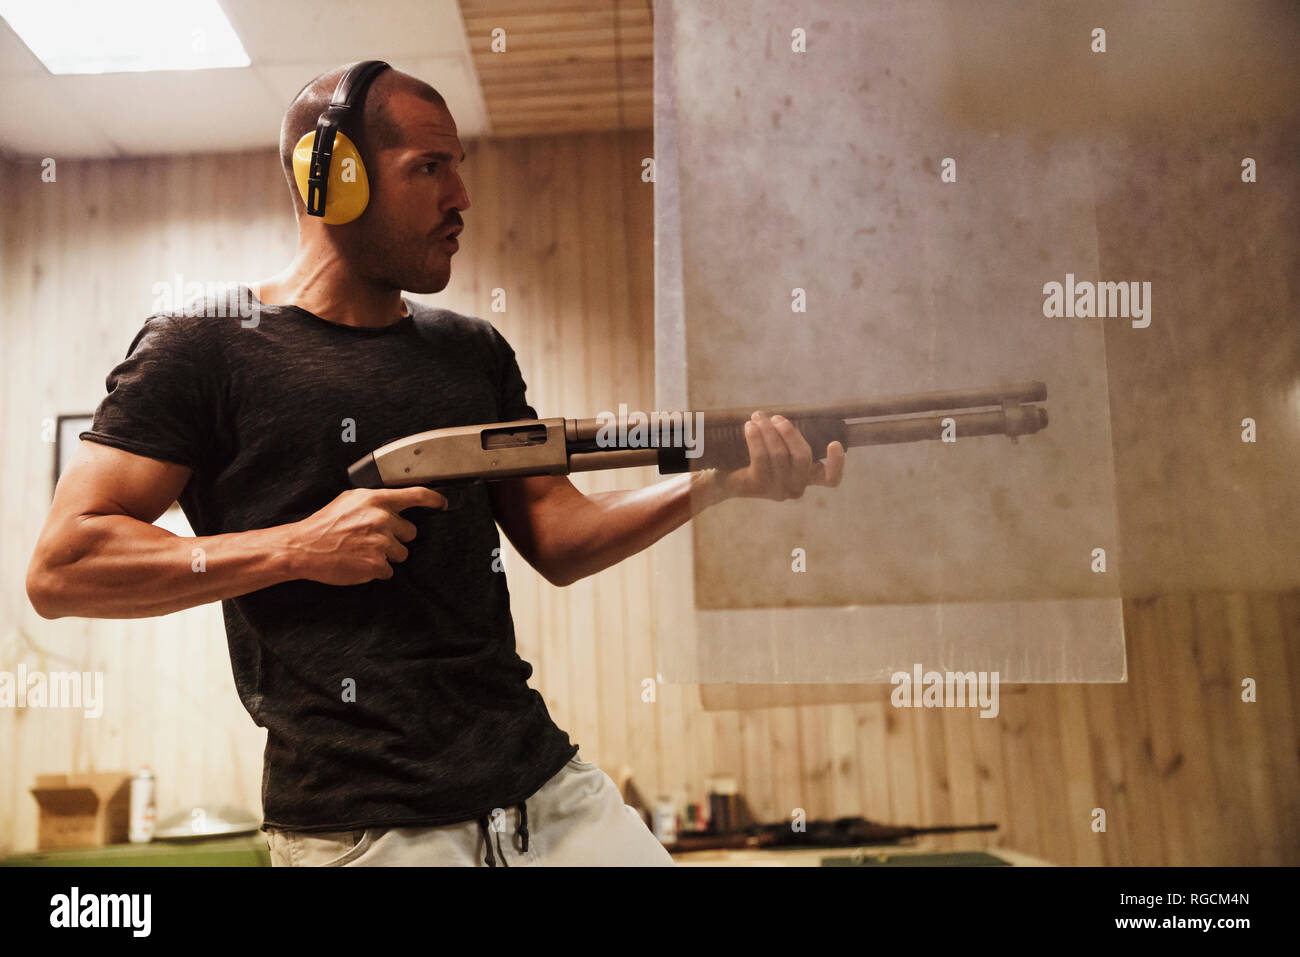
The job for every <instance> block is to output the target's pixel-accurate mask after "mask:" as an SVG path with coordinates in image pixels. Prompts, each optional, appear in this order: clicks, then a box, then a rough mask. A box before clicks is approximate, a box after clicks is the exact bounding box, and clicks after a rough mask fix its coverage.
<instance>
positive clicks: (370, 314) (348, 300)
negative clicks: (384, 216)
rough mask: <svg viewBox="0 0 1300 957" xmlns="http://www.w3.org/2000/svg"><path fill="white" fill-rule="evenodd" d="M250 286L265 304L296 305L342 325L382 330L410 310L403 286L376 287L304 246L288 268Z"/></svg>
mask: <svg viewBox="0 0 1300 957" xmlns="http://www.w3.org/2000/svg"><path fill="white" fill-rule="evenodd" d="M249 288H250V289H252V291H253V294H254V295H255V296H257V298H258V299H259V300H260V301H261V302H262V303H263V304H265V305H268V306H297V307H298V308H299V309H305V310H306V311H307V312H310V313H312V314H313V315H317V316H320V317H321V318H322V319H325V320H327V321H329V322H335V323H338V324H339V325H342V326H358V327H361V328H368V329H382V328H383V327H384V326H389V325H392V324H393V323H395V322H397V321H398V320H400V319H401V318H402V317H404V316H405V315H407V311H408V310H407V307H406V302H405V301H404V300H403V299H402V291H401V290H400V289H391V288H381V287H376V286H374V285H373V284H371V283H368V282H365V281H363V280H361V279H360V278H358V277H357V276H355V275H354V274H353V273H352V272H351V270H348V269H346V268H345V267H344V265H343V263H341V262H340V261H339V260H338V259H337V258H336V257H335V256H333V255H330V254H326V255H317V256H313V255H310V254H308V253H307V251H306V250H304V249H301V248H300V249H299V250H298V255H297V256H295V257H294V260H293V262H291V263H290V264H289V265H288V266H287V267H286V268H285V269H283V270H282V271H280V272H279V273H277V274H276V275H274V276H272V277H271V278H269V279H263V280H262V281H260V282H254V283H249Z"/></svg>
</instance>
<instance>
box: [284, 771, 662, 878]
mask: <svg viewBox="0 0 1300 957" xmlns="http://www.w3.org/2000/svg"><path fill="white" fill-rule="evenodd" d="M525 804H526V806H527V814H528V820H527V824H528V828H527V830H528V850H527V851H524V850H523V840H522V835H521V834H520V833H519V825H520V821H521V814H520V810H519V808H518V807H510V808H505V809H503V810H502V811H500V812H497V813H496V814H494V815H493V816H492V817H491V818H490V819H489V823H488V826H487V827H486V829H485V828H484V827H483V826H482V825H481V824H480V823H479V822H478V821H463V822H461V823H459V824H444V825H441V826H438V827H395V828H382V827H378V828H375V827H372V828H367V829H365V830H356V831H324V832H322V831H281V830H277V829H274V828H268V829H267V831H266V836H267V843H268V844H269V845H270V848H271V863H272V865H274V866H277V867H283V866H308V867H313V866H316V867H385V866H396V867H401V866H423V865H432V866H435V867H437V866H450V867H457V866H464V867H472V866H478V867H483V866H485V865H486V864H487V862H488V860H489V859H491V861H492V862H493V863H494V864H496V865H497V866H502V865H504V866H506V867H531V866H541V867H574V866H577V867H582V866H614V867H617V866H633V867H637V866H670V867H671V866H673V863H674V862H673V859H672V857H670V856H669V854H668V852H667V851H665V850H664V847H663V845H662V844H660V843H659V840H658V839H657V838H656V837H655V836H654V835H653V834H652V833H651V832H650V830H649V829H648V828H647V827H646V826H645V822H644V821H642V820H641V817H640V815H638V814H637V812H636V811H634V810H633V809H632V808H630V807H628V806H627V805H626V804H624V803H623V798H622V796H621V795H620V794H619V793H618V787H617V786H616V785H615V784H614V782H613V781H612V780H610V778H609V775H607V774H606V773H605V772H604V771H602V770H601V769H600V768H598V767H596V765H594V764H592V763H591V762H589V761H583V760H582V759H581V756H580V755H575V756H574V757H573V758H572V759H571V760H570V761H569V763H568V764H566V765H565V766H564V767H563V768H561V769H560V771H559V773H557V774H556V775H555V776H554V777H552V778H551V779H550V780H549V781H547V782H546V783H545V784H543V785H542V786H541V788H540V789H538V790H537V791H536V792H535V793H534V794H533V795H532V796H531V797H529V798H528V800H527V801H526V802H525ZM486 841H491V844H492V846H491V850H490V853H489V849H488V848H487V846H486V843H485V842H486Z"/></svg>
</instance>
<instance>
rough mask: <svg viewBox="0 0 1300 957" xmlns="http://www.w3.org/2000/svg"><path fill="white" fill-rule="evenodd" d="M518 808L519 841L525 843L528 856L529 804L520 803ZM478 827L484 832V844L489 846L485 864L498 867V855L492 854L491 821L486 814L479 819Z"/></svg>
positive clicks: (502, 861)
mask: <svg viewBox="0 0 1300 957" xmlns="http://www.w3.org/2000/svg"><path fill="white" fill-rule="evenodd" d="M518 807H519V839H520V841H522V842H523V851H524V853H525V854H527V853H528V804H527V803H526V802H524V801H520V802H519V804H518ZM478 826H479V830H481V831H482V832H483V843H484V844H486V845H487V852H486V854H485V856H484V858H483V863H484V864H486V865H487V866H488V867H496V866H497V862H496V855H494V854H493V853H492V834H491V826H490V824H489V819H488V816H487V815H486V814H484V815H483V816H482V817H480V818H479V819H478ZM501 863H502V864H504V863H505V858H502V860H501Z"/></svg>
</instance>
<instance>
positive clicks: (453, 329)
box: [406, 299, 504, 352]
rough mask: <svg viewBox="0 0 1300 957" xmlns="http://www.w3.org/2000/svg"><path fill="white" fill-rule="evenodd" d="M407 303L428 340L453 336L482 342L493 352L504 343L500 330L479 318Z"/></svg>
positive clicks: (417, 303) (440, 308)
mask: <svg viewBox="0 0 1300 957" xmlns="http://www.w3.org/2000/svg"><path fill="white" fill-rule="evenodd" d="M406 301H407V302H408V303H409V304H410V306H411V317H412V318H413V319H414V320H415V327H416V329H417V330H419V332H420V334H421V335H423V336H425V337H426V338H431V337H435V336H436V337H442V338H445V337H447V336H453V337H456V338H460V339H465V340H470V341H474V342H482V343H485V344H486V345H487V346H488V347H489V348H491V349H492V350H493V352H496V351H497V349H498V343H499V342H501V341H504V340H503V339H502V336H501V332H500V330H498V329H497V327H496V326H494V325H493V324H492V323H490V322H488V320H486V319H483V318H480V317H479V316H467V315H464V314H463V313H459V312H456V311H455V310H452V309H444V308H442V307H440V306H430V305H426V304H425V303H422V302H415V301H413V300H411V299H408V300H406Z"/></svg>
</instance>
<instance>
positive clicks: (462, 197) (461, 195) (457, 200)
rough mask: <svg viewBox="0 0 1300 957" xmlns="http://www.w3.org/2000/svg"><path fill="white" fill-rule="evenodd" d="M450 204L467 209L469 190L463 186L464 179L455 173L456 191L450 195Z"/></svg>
mask: <svg viewBox="0 0 1300 957" xmlns="http://www.w3.org/2000/svg"><path fill="white" fill-rule="evenodd" d="M451 205H453V206H455V207H456V208H457V209H469V190H467V189H466V188H465V181H464V180H463V179H461V178H460V174H459V173H457V174H456V192H455V193H454V194H453V195H452V203H451Z"/></svg>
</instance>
